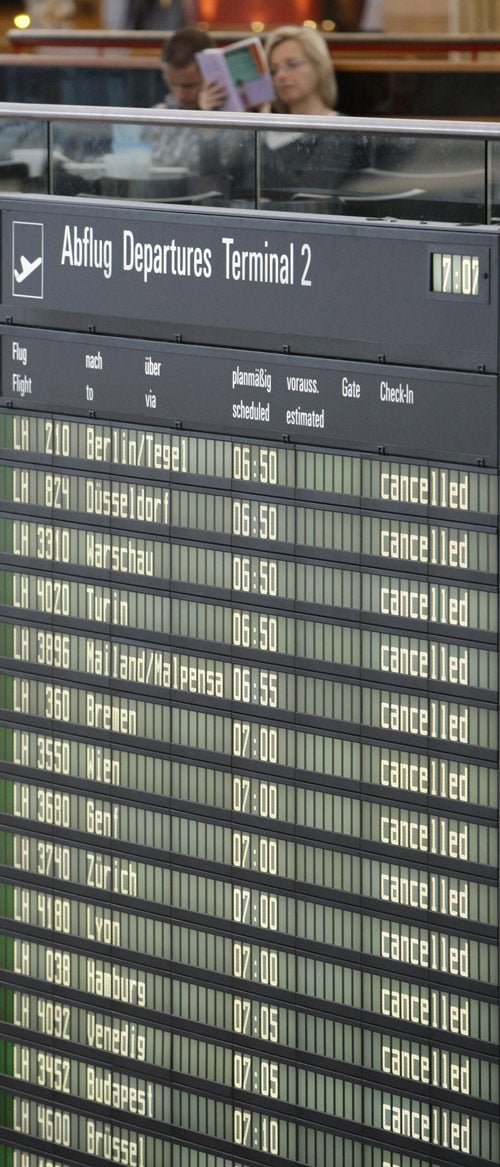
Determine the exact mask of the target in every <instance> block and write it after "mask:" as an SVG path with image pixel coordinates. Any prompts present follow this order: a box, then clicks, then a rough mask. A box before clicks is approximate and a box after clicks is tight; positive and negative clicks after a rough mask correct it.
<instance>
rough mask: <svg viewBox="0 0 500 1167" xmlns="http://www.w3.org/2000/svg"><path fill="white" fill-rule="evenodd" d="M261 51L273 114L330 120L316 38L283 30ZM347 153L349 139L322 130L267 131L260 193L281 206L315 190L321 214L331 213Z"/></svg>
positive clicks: (323, 54)
mask: <svg viewBox="0 0 500 1167" xmlns="http://www.w3.org/2000/svg"><path fill="white" fill-rule="evenodd" d="M265 48H266V56H267V61H268V65H269V70H270V73H271V75H272V78H273V84H274V88H275V92H276V101H275V102H274V105H273V109H274V111H275V112H276V113H288V114H292V115H293V116H294V117H298V118H300V117H301V116H302V115H305V114H307V115H310V116H316V117H324V116H326V117H328V118H332V119H334V117H335V109H334V106H335V103H336V99H337V83H336V79H335V73H334V70H333V65H332V62H331V58H330V53H329V51H328V46H327V43H326V41H325V39H324V37H323V36H322V35H321V33H319V32H317V30H316V29H314V28H305V27H301V26H298V25H293V24H290V25H283V26H282V27H281V28H277V29H275V30H274V32H272V33H271V34H270V36H269V37H268V39H267V41H266V46H265ZM353 150H354V139H353V137H352V136H351V134H347V133H345V132H343V133H342V134H338V135H337V134H332V133H331V132H329V131H328V128H327V127H325V129H324V131H323V130H320V129H318V130H316V129H314V130H309V129H306V128H302V127H297V126H295V127H294V129H293V130H290V131H287V130H283V129H280V130H268V131H267V132H266V133H265V135H263V143H262V150H261V167H260V173H261V190H262V193H263V195H264V197H266V195H267V196H268V197H270V198H272V199H278V200H280V199H284V200H286V199H287V198H288V199H289V198H290V197H292V198H293V197H295V198H297V196H298V195H299V194H300V192H302V191H305V190H311V188H315V190H316V191H317V192H318V193H320V194H321V195H323V194H324V196H325V197H326V199H327V200H329V201H328V202H325V204H324V205H325V210H326V209H332V207H333V206H334V201H333V200H334V196H335V193H336V191H337V188H338V187H339V185H340V184H341V182H342V179H343V178H344V177H345V175H346V174H347V173H348V172H349V170H350V169H351V167H352V159H353ZM330 196H331V197H330Z"/></svg>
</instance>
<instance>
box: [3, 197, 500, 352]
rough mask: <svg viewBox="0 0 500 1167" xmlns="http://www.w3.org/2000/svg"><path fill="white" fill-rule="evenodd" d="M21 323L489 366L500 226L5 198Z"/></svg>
mask: <svg viewBox="0 0 500 1167" xmlns="http://www.w3.org/2000/svg"><path fill="white" fill-rule="evenodd" d="M0 210H1V215H2V255H3V267H2V308H1V316H0V319H2V320H3V321H6V320H9V319H13V320H14V322H15V323H16V324H31V325H36V326H42V327H59V328H76V329H84V330H86V331H87V330H95V331H96V332H98V333H103V332H108V333H118V334H120V335H128V336H141V335H142V336H144V335H147V336H148V337H151V338H156V339H164V340H170V341H172V340H175V339H176V338H181V339H182V340H183V341H185V342H190V343H198V344H199V343H211V344H220V345H231V346H241V347H245V348H252V349H259V348H260V349H271V350H275V351H281V352H282V351H283V350H284V349H285V350H289V351H291V352H295V353H304V354H314V355H324V356H335V357H339V358H347V359H358V360H370V361H371V360H380V361H386V362H388V363H400V364H416V365H434V366H438V367H440V368H450V369H464V370H472V369H474V370H476V369H485V370H486V371H489V372H495V371H496V370H497V368H498V341H497V318H498V289H497V284H496V279H494V278H493V275H492V273H493V272H495V273H496V272H497V270H498V259H497V256H498V233H497V230H496V229H495V228H484V229H481V228H480V229H476V230H474V231H472V230H469V229H467V228H462V227H446V226H435V227H427V226H425V225H413V226H412V225H410V224H407V225H402V224H401V223H389V222H379V223H371V222H370V223H359V222H358V221H357V222H356V223H353V222H348V221H345V220H335V219H329V220H328V221H325V220H324V219H322V220H321V221H320V220H319V219H317V220H314V219H310V218H300V217H299V216H294V217H293V219H290V218H287V217H285V216H281V217H280V218H273V217H272V216H270V215H269V216H268V215H267V214H263V213H259V214H257V213H255V212H254V213H251V212H247V213H246V214H245V215H241V214H238V213H234V212H227V211H224V212H222V211H221V212H217V211H210V212H205V211H199V210H190V211H184V212H180V211H178V210H173V209H171V208H168V207H163V208H161V209H160V208H151V207H150V206H139V205H137V204H136V205H133V204H132V205H126V206H124V204H123V202H122V203H111V202H106V201H103V200H100V201H99V202H97V201H96V202H93V201H90V200H86V201H85V202H84V203H83V202H76V200H74V199H69V200H65V199H50V200H48V199H47V200H46V199H44V198H39V199H29V198H16V199H15V200H14V199H10V200H9V199H3V200H0Z"/></svg>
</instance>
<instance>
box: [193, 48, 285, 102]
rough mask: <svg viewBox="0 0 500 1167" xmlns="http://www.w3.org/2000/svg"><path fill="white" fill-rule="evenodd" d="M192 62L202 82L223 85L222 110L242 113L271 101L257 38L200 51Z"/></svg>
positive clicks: (264, 63) (269, 81)
mask: <svg viewBox="0 0 500 1167" xmlns="http://www.w3.org/2000/svg"><path fill="white" fill-rule="evenodd" d="M196 59H197V61H198V64H199V66H200V69H201V72H202V74H203V79H204V81H217V83H218V84H219V85H223V86H224V88H225V89H226V92H227V97H226V100H225V102H224V105H223V106H221V108H222V109H227V110H246V109H250V108H251V107H252V106H254V105H261V104H262V102H264V101H273V100H274V97H275V96H276V95H275V92H274V88H273V83H272V81H271V77H270V74H269V70H268V68H267V61H266V58H265V54H264V49H263V48H262V45H261V42H260V40H259V38H258V37H257V36H254V37H248V38H247V39H246V40H243V41H237V42H236V43H235V44H233V45H228V46H227V47H226V48H223V49H219V48H213V49H203V51H202V52H201V53H197V54H196Z"/></svg>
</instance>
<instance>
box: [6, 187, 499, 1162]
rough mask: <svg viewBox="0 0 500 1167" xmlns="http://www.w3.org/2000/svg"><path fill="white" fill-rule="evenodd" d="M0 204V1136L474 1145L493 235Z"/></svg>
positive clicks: (484, 1014)
mask: <svg viewBox="0 0 500 1167" xmlns="http://www.w3.org/2000/svg"><path fill="white" fill-rule="evenodd" d="M0 215H1V232H2V257H3V266H2V305H1V309H0V363H1V370H2V396H1V398H0V451H1V460H0V758H1V777H0V1000H1V1006H0V1007H1V1016H2V1026H1V1031H0V1034H1V1036H0V1163H1V1164H2V1165H3V1164H5V1167H91V1165H93V1164H95V1163H97V1162H98V1163H99V1164H104V1163H115V1164H121V1165H122V1167H270V1165H271V1164H275V1165H276V1167H285V1165H286V1167H289V1165H292V1167H293V1165H295V1164H296V1165H298V1167H319V1165H321V1167H323V1165H325V1167H327V1165H328V1167H329V1165H330V1164H334V1163H337V1162H338V1163H342V1165H343V1167H344V1165H345V1167H452V1165H453V1167H465V1165H466V1164H468V1163H471V1162H472V1161H474V1162H475V1163H478V1162H481V1163H485V1164H498V1163H500V1134H499V1132H500V1119H499V1097H500V1095H499V1089H500V1083H499V1076H500V1070H499V1042H500V1039H499V972H500V965H499V947H498V945H499V932H498V928H499V904H498V896H499V875H498V870H499V868H498V842H499V820H498V802H499V793H498V787H499V783H498V736H499V725H498V716H499V704H498V651H499V645H498V610H499V605H498V498H499V492H498V354H499V324H498V316H499V314H498V268H499V265H498V232H497V230H496V229H495V228H488V229H481V228H480V229H479V230H477V231H471V230H468V229H465V228H453V227H443V228H438V227H427V226H425V225H421V226H416V225H413V226H409V225H406V226H404V225H397V224H385V223H384V224H379V225H377V224H373V223H372V224H370V225H369V224H363V223H360V222H357V223H356V225H355V227H353V226H352V225H351V226H349V224H346V223H345V221H342V222H339V223H336V221H335V220H328V221H326V220H323V221H322V222H321V223H319V222H318V221H317V220H310V221H308V220H307V219H306V218H298V219H296V220H295V219H294V220H291V219H288V218H286V217H284V216H283V217H282V218H280V217H278V218H277V219H274V218H272V217H271V216H266V215H259V214H248V215H247V216H244V215H232V214H230V213H224V212H220V213H217V212H209V213H207V212H191V211H187V212H184V214H179V213H177V212H174V211H169V210H168V209H158V208H156V209H154V208H134V207H129V206H124V205H123V204H113V205H111V204H106V203H97V202H96V203H89V202H86V203H84V204H79V203H77V202H75V201H73V200H70V201H65V200H62V199H44V198H40V199H38V200H34V199H31V200H30V199H25V198H18V199H11V200H8V199H6V200H3V201H0ZM139 236H140V238H139ZM229 241H230V242H229ZM363 256H365V260H364V262H363V259H362V257H363ZM273 257H275V258H274V259H273ZM308 281H309V282H308ZM404 289H408V295H407V297H406V298H405V296H404V294H403V292H404ZM174 293H175V294H174ZM177 293H178V294H177ZM329 321H330V322H331V327H329V323H328V322H329ZM291 338H293V339H291ZM405 352H406V353H407V359H406V360H405V359H404V354H405Z"/></svg>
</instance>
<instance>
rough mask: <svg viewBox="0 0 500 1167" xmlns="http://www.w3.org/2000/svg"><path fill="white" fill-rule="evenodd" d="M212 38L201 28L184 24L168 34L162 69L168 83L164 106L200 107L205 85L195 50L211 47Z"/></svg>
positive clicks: (162, 56)
mask: <svg viewBox="0 0 500 1167" xmlns="http://www.w3.org/2000/svg"><path fill="white" fill-rule="evenodd" d="M211 45H212V41H211V39H210V37H209V35H208V33H206V32H202V31H201V29H198V28H182V29H180V30H179V32H176V33H174V35H173V36H171V37H169V39H168V40H167V41H165V44H164V46H163V49H162V54H161V71H162V74H163V80H164V82H165V85H166V87H167V90H168V92H167V95H166V97H165V98H164V100H163V102H162V105H163V106H164V108H165V109H199V108H200V104H199V98H200V93H201V89H202V86H203V78H202V75H201V73H200V69H199V66H198V62H197V60H196V53H201V52H202V50H203V49H209V48H210V47H211Z"/></svg>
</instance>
